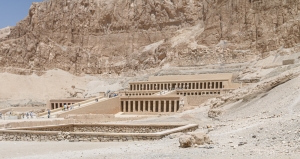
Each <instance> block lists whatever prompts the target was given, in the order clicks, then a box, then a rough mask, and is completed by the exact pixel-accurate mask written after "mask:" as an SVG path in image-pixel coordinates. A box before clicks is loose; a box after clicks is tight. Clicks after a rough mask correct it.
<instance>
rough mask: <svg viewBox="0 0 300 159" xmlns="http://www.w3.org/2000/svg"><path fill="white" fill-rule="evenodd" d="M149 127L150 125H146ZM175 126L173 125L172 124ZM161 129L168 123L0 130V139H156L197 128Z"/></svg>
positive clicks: (71, 140) (70, 140) (116, 140)
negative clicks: (120, 129) (108, 128)
mask: <svg viewBox="0 0 300 159" xmlns="http://www.w3.org/2000/svg"><path fill="white" fill-rule="evenodd" d="M123 126H129V127H130V126H131V127H139V128H138V129H139V130H140V131H143V129H144V128H143V127H145V125H123ZM147 126H148V127H149V128H150V127H151V126H150V125H147ZM172 126H175V125H172ZM178 126H179V127H176V128H173V129H168V130H163V128H164V127H169V125H154V127H152V129H156V131H161V130H163V131H161V132H156V133H123V132H122V133H110V132H62V131H32V130H16V129H15V130H0V141H37V142H46V141H68V142H124V141H140V140H157V139H161V138H163V137H165V136H167V135H169V134H172V133H176V132H190V131H194V130H196V129H197V128H198V125H196V124H189V125H184V126H180V125H178Z"/></svg>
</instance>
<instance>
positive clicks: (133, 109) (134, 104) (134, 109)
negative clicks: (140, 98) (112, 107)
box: [132, 101, 136, 112]
mask: <svg viewBox="0 0 300 159" xmlns="http://www.w3.org/2000/svg"><path fill="white" fill-rule="evenodd" d="M132 104H133V112H136V110H135V101H133V103H132Z"/></svg>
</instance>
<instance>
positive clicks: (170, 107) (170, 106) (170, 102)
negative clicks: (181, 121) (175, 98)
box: [169, 100, 172, 112]
mask: <svg viewBox="0 0 300 159" xmlns="http://www.w3.org/2000/svg"><path fill="white" fill-rule="evenodd" d="M169 112H172V100H169Z"/></svg>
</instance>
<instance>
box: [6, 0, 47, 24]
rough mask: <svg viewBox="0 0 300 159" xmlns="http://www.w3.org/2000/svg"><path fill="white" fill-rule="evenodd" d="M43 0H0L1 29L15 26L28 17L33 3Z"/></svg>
mask: <svg viewBox="0 0 300 159" xmlns="http://www.w3.org/2000/svg"><path fill="white" fill-rule="evenodd" d="M41 1H42V0H0V28H4V27H7V26H15V25H16V24H17V23H18V22H19V21H20V20H22V19H24V18H25V17H26V16H27V15H28V11H29V8H30V5H31V3H32V2H41Z"/></svg>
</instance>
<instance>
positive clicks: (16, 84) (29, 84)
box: [0, 70, 120, 107]
mask: <svg viewBox="0 0 300 159" xmlns="http://www.w3.org/2000/svg"><path fill="white" fill-rule="evenodd" d="M0 83H1V89H0V106H2V107H5V106H18V105H21V106H22V105H27V106H32V105H33V106H34V105H41V104H45V103H46V102H47V100H49V99H61V98H69V97H72V95H73V94H75V93H76V92H80V93H78V94H77V97H81V98H83V97H84V96H86V97H88V96H98V95H99V92H101V91H107V90H108V89H111V90H117V89H119V88H120V85H119V84H118V83H113V84H110V83H109V82H106V81H103V80H101V79H99V78H97V77H93V76H89V75H85V76H81V77H78V76H74V75H72V74H70V73H68V72H65V71H62V70H51V71H47V73H45V74H44V75H42V76H37V75H36V74H32V75H28V76H23V75H15V74H10V73H0ZM72 86H75V89H72Z"/></svg>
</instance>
